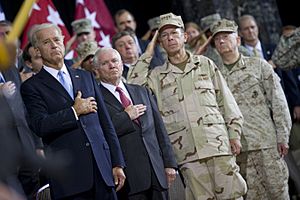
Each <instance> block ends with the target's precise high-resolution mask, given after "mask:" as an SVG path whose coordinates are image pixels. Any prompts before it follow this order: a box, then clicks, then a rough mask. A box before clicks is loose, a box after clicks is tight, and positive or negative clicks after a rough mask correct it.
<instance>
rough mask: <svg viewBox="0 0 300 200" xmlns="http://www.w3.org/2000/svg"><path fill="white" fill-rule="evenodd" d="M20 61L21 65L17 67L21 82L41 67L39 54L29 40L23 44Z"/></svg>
mask: <svg viewBox="0 0 300 200" xmlns="http://www.w3.org/2000/svg"><path fill="white" fill-rule="evenodd" d="M22 61H23V66H22V67H20V69H19V73H20V76H21V79H22V82H24V81H26V80H27V79H28V78H30V77H31V76H32V75H35V74H37V73H38V72H39V71H40V70H41V69H42V67H43V60H42V58H41V55H40V54H39V53H38V52H37V51H35V49H34V47H33V46H32V44H31V43H30V42H29V43H28V44H27V45H26V46H25V48H24V50H23V52H22Z"/></svg>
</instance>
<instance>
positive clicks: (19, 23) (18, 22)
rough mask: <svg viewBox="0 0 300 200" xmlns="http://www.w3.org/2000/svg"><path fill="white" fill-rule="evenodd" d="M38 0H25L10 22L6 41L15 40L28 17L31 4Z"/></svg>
mask: <svg viewBox="0 0 300 200" xmlns="http://www.w3.org/2000/svg"><path fill="white" fill-rule="evenodd" d="M37 1H38V0H25V1H24V2H23V4H22V6H21V8H20V10H19V12H18V14H17V16H16V18H15V20H14V22H13V24H12V29H11V31H10V32H9V34H8V36H7V42H14V41H15V40H17V39H18V38H19V36H20V34H21V32H22V30H23V28H24V26H25V24H26V22H27V20H28V18H29V12H30V10H31V8H32V5H33V4H34V3H35V2H37Z"/></svg>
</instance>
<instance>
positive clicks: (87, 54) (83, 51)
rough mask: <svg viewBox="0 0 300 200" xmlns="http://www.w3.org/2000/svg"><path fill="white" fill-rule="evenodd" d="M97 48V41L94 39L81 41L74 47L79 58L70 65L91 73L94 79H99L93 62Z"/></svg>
mask: <svg viewBox="0 0 300 200" xmlns="http://www.w3.org/2000/svg"><path fill="white" fill-rule="evenodd" d="M98 48H99V47H98V45H97V42H95V41H85V42H82V43H81V44H80V45H78V47H77V48H76V51H77V53H78V59H79V60H78V61H77V62H76V63H74V64H73V66H72V67H73V68H75V69H76V68H79V67H80V68H81V69H84V70H86V71H89V72H91V73H93V75H94V77H95V79H96V81H99V75H98V71H97V70H96V69H95V66H94V64H93V58H94V55H95V53H96V51H97V50H98Z"/></svg>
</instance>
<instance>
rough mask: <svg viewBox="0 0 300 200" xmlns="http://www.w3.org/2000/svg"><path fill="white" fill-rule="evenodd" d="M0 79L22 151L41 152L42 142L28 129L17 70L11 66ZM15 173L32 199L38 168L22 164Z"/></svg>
mask: <svg viewBox="0 0 300 200" xmlns="http://www.w3.org/2000/svg"><path fill="white" fill-rule="evenodd" d="M1 76H2V77H1ZM0 77H1V78H0V79H2V81H3V83H1V80H0V89H1V90H2V92H3V93H4V95H3V96H4V97H5V100H6V101H7V105H8V106H9V109H10V110H11V113H12V116H13V119H14V122H13V123H11V126H12V127H13V130H14V131H15V133H16V135H17V138H19V140H20V143H21V147H22V150H23V151H24V152H27V153H28V154H35V151H36V153H39V152H41V151H42V148H43V144H42V141H41V140H40V139H39V138H38V137H37V136H36V135H35V134H34V133H33V132H32V131H31V130H30V129H29V127H28V124H27V121H26V110H25V106H24V104H23V100H22V97H21V94H20V86H21V78H20V76H19V73H18V70H17V68H16V67H15V66H11V67H10V68H9V69H7V70H5V71H0ZM16 173H17V177H18V180H19V181H20V183H21V184H22V189H23V190H24V192H25V194H26V196H27V198H28V199H34V195H35V193H36V192H37V190H38V187H39V179H38V167H37V166H35V167H33V166H31V165H30V164H28V163H24V164H21V165H20V166H19V168H18V172H17V170H16ZM15 186H16V185H15ZM17 190H18V189H17ZM19 192H20V191H19Z"/></svg>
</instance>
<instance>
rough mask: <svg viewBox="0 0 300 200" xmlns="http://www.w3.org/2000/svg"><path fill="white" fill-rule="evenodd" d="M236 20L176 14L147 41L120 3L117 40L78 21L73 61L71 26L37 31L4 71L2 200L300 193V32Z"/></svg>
mask: <svg viewBox="0 0 300 200" xmlns="http://www.w3.org/2000/svg"><path fill="white" fill-rule="evenodd" d="M237 22H238V23H236V22H234V21H233V20H228V19H222V18H221V16H220V15H219V14H214V15H210V16H207V17H205V18H204V19H203V20H201V25H202V28H201V27H199V26H198V25H197V24H196V23H194V22H190V23H186V24H184V22H183V20H182V18H181V17H180V16H176V15H174V14H173V13H167V14H163V15H161V16H159V17H156V18H154V19H151V20H149V27H150V30H149V33H147V34H146V35H145V36H144V37H143V39H140V38H138V37H137V36H136V34H135V30H136V26H137V24H136V22H135V19H134V16H133V15H132V14H131V13H130V12H129V11H127V10H124V9H122V10H119V11H118V12H117V13H116V14H115V23H116V26H117V29H118V32H117V33H116V34H115V35H114V36H113V37H112V41H111V43H112V47H102V48H101V47H99V46H98V45H97V42H96V41H95V33H94V30H93V27H92V24H91V21H90V20H89V19H79V20H76V21H74V22H72V27H73V32H74V34H75V36H76V37H75V41H72V42H76V54H77V57H76V58H75V59H73V60H65V55H66V53H68V51H69V50H70V47H71V46H72V45H73V44H70V43H69V44H67V45H66V46H65V45H64V43H63V39H64V37H63V35H62V32H61V30H60V29H59V27H57V26H56V25H54V24H47V23H45V24H38V25H35V26H33V27H32V28H31V30H30V34H29V41H30V42H29V43H28V44H27V46H26V47H25V49H24V50H23V51H22V52H20V53H19V52H17V53H16V54H17V59H15V60H16V61H15V62H12V64H11V66H10V67H9V68H8V69H1V70H0V108H1V112H2V113H5V116H6V117H1V118H0V129H1V134H0V137H1V138H0V141H1V142H0V157H1V158H3V163H5V165H2V164H1V166H0V199H16V200H19V199H62V200H71V199H72V200H73V199H74V200H77V199H78V200H79V199H101V200H102V199H103V200H116V199H120V200H168V199H170V194H169V189H170V187H171V186H172V184H174V181H175V179H176V178H177V179H180V180H181V181H182V182H183V183H184V196H185V199H186V200H202V199H203V200H207V199H216V200H229V199H237V200H238V199H248V200H252V199H253V200H268V199H269V200H274V199H276V200H277V199H278V200H287V199H290V193H291V191H290V190H291V189H290V190H289V185H290V184H289V183H291V182H292V183H293V185H294V187H295V190H296V192H295V195H297V194H300V181H299V177H300V176H299V174H300V172H299V168H298V166H297V164H296V161H295V159H294V158H293V155H291V154H290V153H289V144H290V142H289V138H290V134H293V135H297V134H299V132H298V131H299V129H297V127H298V126H297V124H298V123H299V122H300V89H299V85H300V84H299V83H300V80H299V76H298V74H297V72H298V71H296V70H291V68H296V67H297V66H300V63H299V60H300V59H299V56H298V54H297V53H295V52H299V43H300V40H299V28H298V29H297V28H295V29H293V30H292V31H290V32H289V33H286V34H285V35H283V36H282V38H281V40H280V43H279V45H278V46H277V45H270V44H264V43H263V41H260V40H259V28H258V25H257V22H256V20H255V19H254V17H253V16H251V15H244V16H241V17H240V18H239V20H238V21H237ZM10 28H11V24H10V23H9V22H7V21H2V22H0V33H1V35H0V36H1V40H3V41H5V36H6V35H7V34H8V33H9V31H10ZM148 39H150V40H148ZM276 46H277V48H276ZM0 50H1V48H0ZM273 51H274V53H273ZM0 56H1V55H0ZM19 58H21V59H19ZM20 60H21V61H20ZM283 69H284V70H283ZM2 115H3V114H2ZM3 116H4V115H3ZM297 146H299V147H300V144H297V143H296V144H295V145H293V148H294V149H296V148H297ZM299 147H298V148H299ZM287 158H288V159H287ZM1 163H2V162H1ZM8 169H9V170H8ZM178 174H179V175H178Z"/></svg>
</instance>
